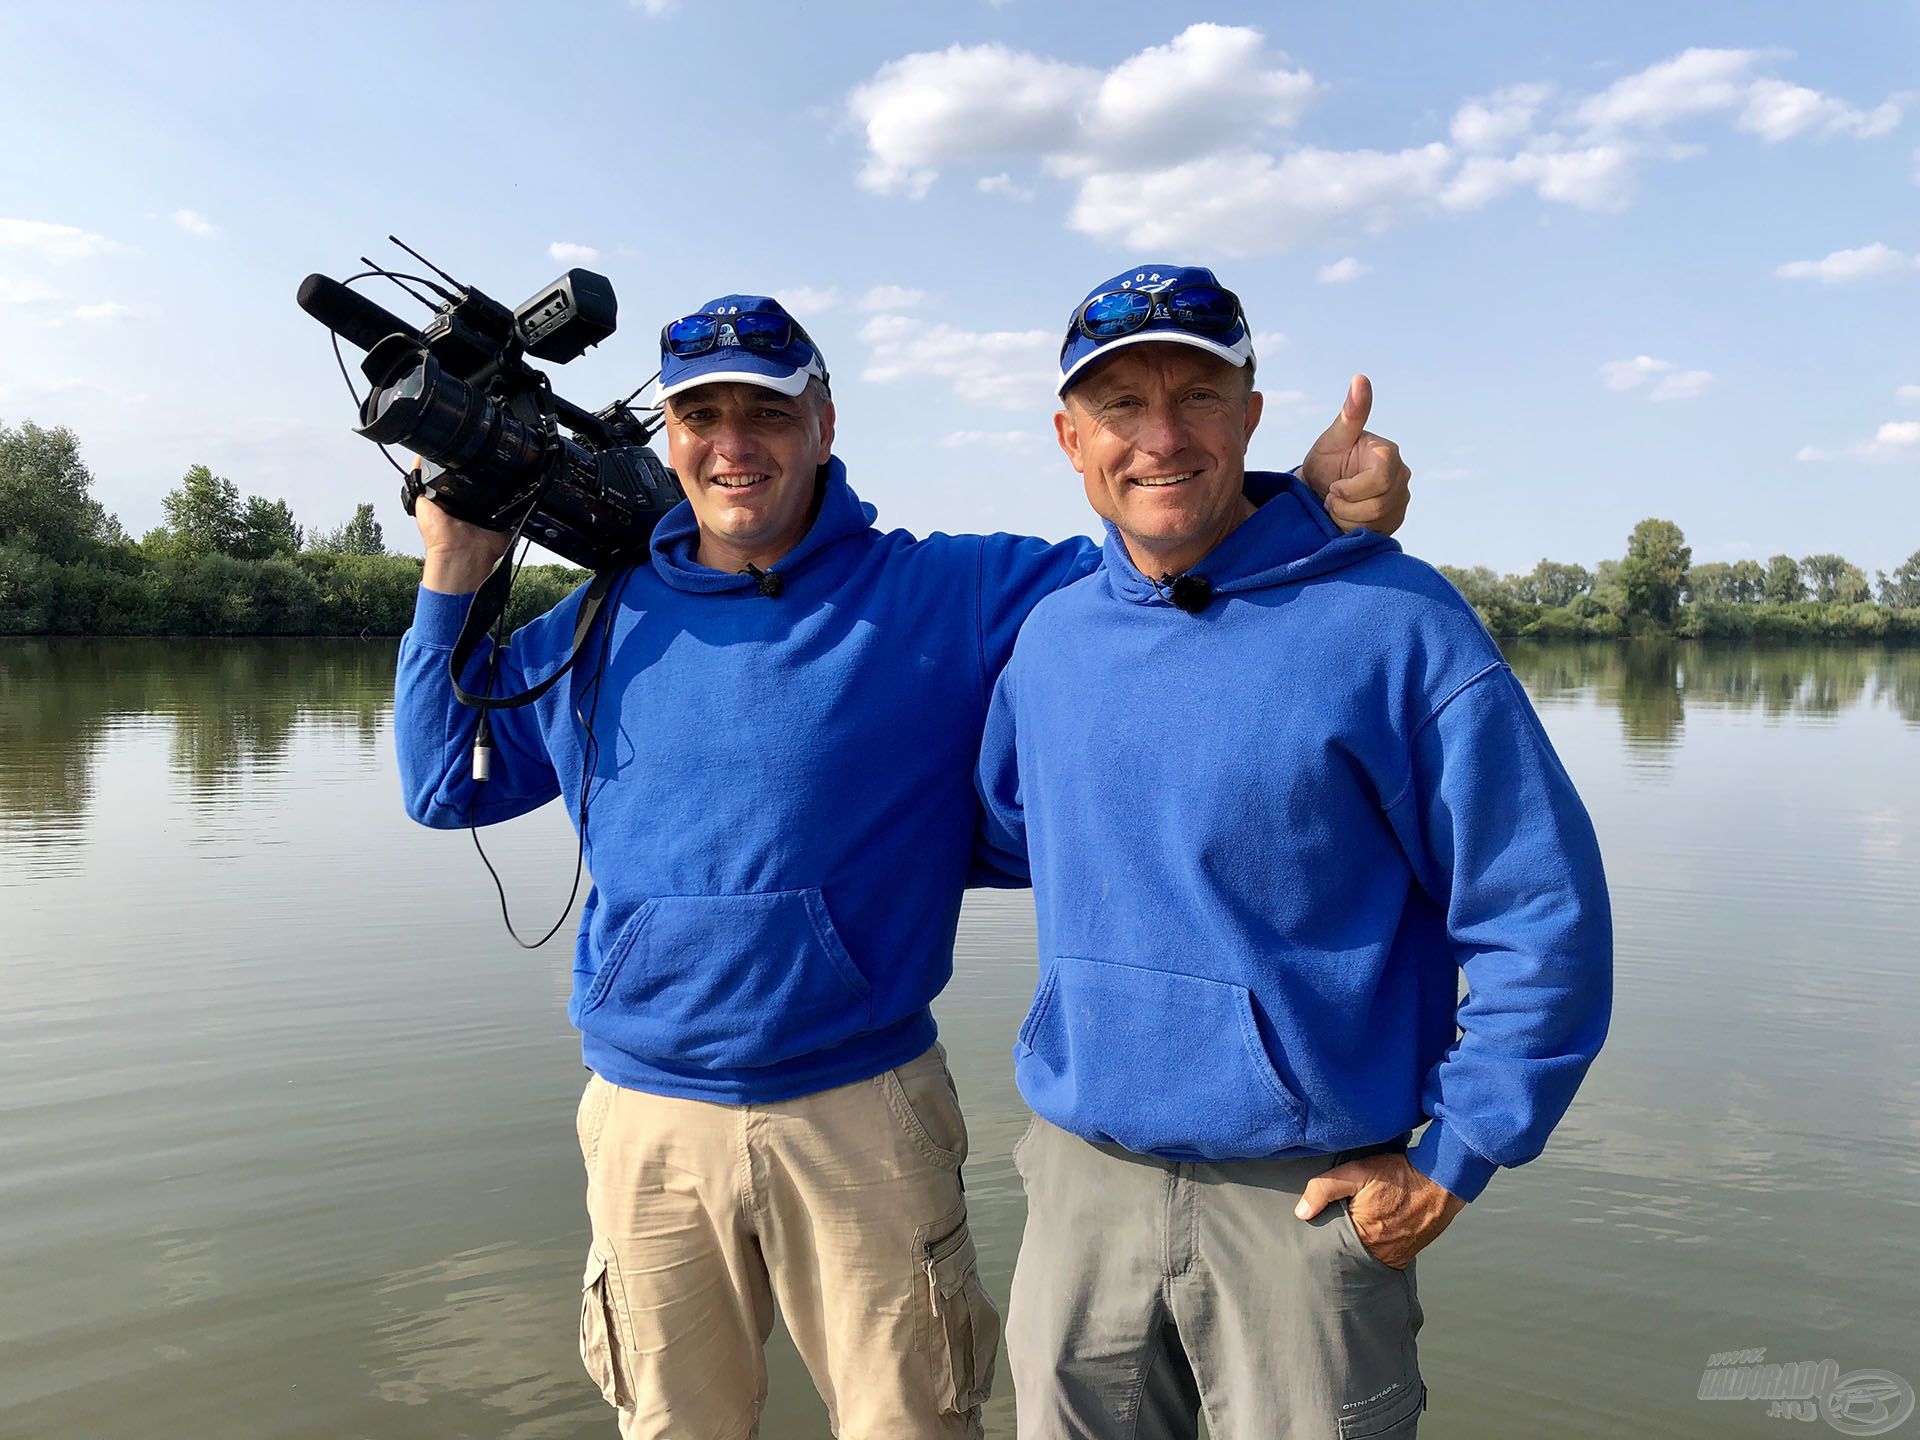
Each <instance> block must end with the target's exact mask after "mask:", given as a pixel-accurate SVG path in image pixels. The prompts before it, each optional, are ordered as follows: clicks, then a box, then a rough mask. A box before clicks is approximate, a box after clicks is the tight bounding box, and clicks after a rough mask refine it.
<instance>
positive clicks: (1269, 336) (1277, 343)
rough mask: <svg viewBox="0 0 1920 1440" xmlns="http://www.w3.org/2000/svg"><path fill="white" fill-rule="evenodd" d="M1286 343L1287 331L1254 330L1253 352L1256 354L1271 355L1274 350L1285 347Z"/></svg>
mask: <svg viewBox="0 0 1920 1440" xmlns="http://www.w3.org/2000/svg"><path fill="white" fill-rule="evenodd" d="M1286 343H1287V336H1286V332H1285V331H1282V330H1259V331H1256V332H1254V337H1253V353H1254V354H1255V355H1271V354H1272V353H1273V352H1274V351H1276V350H1279V349H1282V348H1283V347H1285V345H1286Z"/></svg>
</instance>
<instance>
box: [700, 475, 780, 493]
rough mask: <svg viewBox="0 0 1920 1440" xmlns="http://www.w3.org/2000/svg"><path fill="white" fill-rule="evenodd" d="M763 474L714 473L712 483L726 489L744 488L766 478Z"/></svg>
mask: <svg viewBox="0 0 1920 1440" xmlns="http://www.w3.org/2000/svg"><path fill="white" fill-rule="evenodd" d="M768 478H769V477H768V476H765V475H716V476H714V477H713V483H714V484H716V485H718V486H720V487H721V488H723V489H726V490H744V489H745V488H746V487H747V486H749V485H758V484H759V483H760V482H761V481H762V480H765V479H768Z"/></svg>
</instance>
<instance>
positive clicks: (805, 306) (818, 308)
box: [773, 285, 840, 319]
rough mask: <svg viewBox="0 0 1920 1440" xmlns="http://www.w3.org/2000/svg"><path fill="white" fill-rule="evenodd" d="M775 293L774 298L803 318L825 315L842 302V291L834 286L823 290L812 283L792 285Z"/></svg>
mask: <svg viewBox="0 0 1920 1440" xmlns="http://www.w3.org/2000/svg"><path fill="white" fill-rule="evenodd" d="M773 293H774V298H775V299H777V300H778V301H779V302H780V303H781V304H782V305H784V306H786V308H787V313H788V314H789V315H798V316H799V317H800V318H802V319H805V318H807V317H808V316H810V315H824V314H826V313H827V312H828V311H829V310H831V309H833V308H834V307H835V306H837V305H838V304H839V303H840V292H839V291H838V290H836V289H834V288H833V287H832V286H828V287H827V288H826V289H824V290H822V289H817V288H816V287H814V286H812V285H792V286H789V287H787V288H785V289H782V290H776V291H774V292H773Z"/></svg>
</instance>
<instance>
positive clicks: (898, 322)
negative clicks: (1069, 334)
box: [860, 315, 1060, 408]
mask: <svg viewBox="0 0 1920 1440" xmlns="http://www.w3.org/2000/svg"><path fill="white" fill-rule="evenodd" d="M860 338H861V340H863V341H864V342H866V344H867V346H868V357H867V367H866V369H865V370H864V371H863V372H862V376H863V378H864V379H867V380H872V381H876V382H878V383H880V384H892V383H895V382H898V381H903V380H936V381H939V382H941V383H943V384H946V385H949V386H951V387H952V389H953V392H954V394H956V395H958V396H959V397H960V398H961V399H962V400H966V401H969V402H971V403H973V404H980V405H1004V406H1009V407H1015V408H1017V407H1021V406H1026V405H1032V404H1036V403H1045V402H1047V401H1049V400H1051V398H1052V394H1053V380H1054V376H1055V375H1056V374H1057V373H1058V372H1057V365H1058V359H1059V352H1060V337H1059V336H1057V335H1055V334H1053V333H1052V332H1051V331H1047V330H961V329H958V328H956V327H954V326H952V325H946V324H940V325H928V324H926V323H925V322H924V321H921V320H916V319H913V318H912V317H910V316H906V315H876V316H874V317H873V318H872V319H871V320H869V321H867V323H866V324H865V325H864V326H862V327H861V330H860Z"/></svg>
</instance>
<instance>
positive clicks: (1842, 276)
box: [1773, 240, 1907, 285]
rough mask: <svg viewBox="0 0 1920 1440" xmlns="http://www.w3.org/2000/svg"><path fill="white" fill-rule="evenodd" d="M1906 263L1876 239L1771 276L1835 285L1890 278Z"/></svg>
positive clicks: (1780, 269)
mask: <svg viewBox="0 0 1920 1440" xmlns="http://www.w3.org/2000/svg"><path fill="white" fill-rule="evenodd" d="M1906 264H1907V258H1906V256H1904V255H1902V254H1901V253H1900V252H1899V251H1898V250H1895V249H1893V248H1891V247H1890V246H1887V245H1884V244H1882V243H1881V242H1880V241H1878V240H1876V241H1874V242H1873V244H1871V245H1862V246H1860V247H1859V248H1858V249H1857V250H1836V251H1834V252H1833V253H1832V254H1831V255H1829V256H1827V257H1826V258H1825V259H1823V260H1794V261H1791V262H1789V263H1788V264H1785V265H1782V266H1779V267H1778V268H1777V269H1775V270H1774V272H1773V273H1774V274H1776V275H1778V276H1781V277H1782V278H1784V279H1788V280H1818V281H1819V282H1820V283H1821V284H1822V285H1838V284H1841V283H1843V282H1844V281H1848V280H1864V279H1866V278H1868V277H1869V276H1873V275H1889V274H1891V273H1893V272H1894V271H1895V270H1902V269H1905V268H1906Z"/></svg>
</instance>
